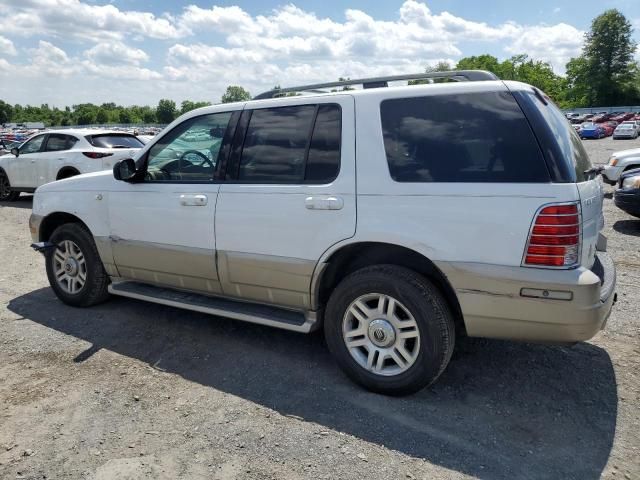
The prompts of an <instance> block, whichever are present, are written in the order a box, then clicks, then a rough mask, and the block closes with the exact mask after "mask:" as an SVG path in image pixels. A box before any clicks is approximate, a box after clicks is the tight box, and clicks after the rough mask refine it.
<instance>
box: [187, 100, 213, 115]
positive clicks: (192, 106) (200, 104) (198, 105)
mask: <svg viewBox="0 0 640 480" xmlns="http://www.w3.org/2000/svg"><path fill="white" fill-rule="evenodd" d="M209 105H211V104H210V103H209V102H192V101H191V100H185V101H184V102H182V105H181V108H180V114H184V113H187V112H190V111H191V110H195V109H196V108H202V107H207V106H209Z"/></svg>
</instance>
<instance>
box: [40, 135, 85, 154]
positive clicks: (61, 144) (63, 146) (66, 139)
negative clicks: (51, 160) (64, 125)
mask: <svg viewBox="0 0 640 480" xmlns="http://www.w3.org/2000/svg"><path fill="white" fill-rule="evenodd" d="M77 141H78V139H77V138H74V137H72V136H70V135H61V134H59V133H52V134H50V135H49V138H48V139H47V146H46V148H45V151H46V152H59V151H62V150H69V149H70V148H71V147H73V145H74V144H75V143H76V142H77Z"/></svg>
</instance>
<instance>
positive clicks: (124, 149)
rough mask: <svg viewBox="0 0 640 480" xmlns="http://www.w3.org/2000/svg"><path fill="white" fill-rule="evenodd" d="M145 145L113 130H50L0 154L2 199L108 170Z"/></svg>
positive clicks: (127, 134) (126, 134)
mask: <svg viewBox="0 0 640 480" xmlns="http://www.w3.org/2000/svg"><path fill="white" fill-rule="evenodd" d="M142 147H144V143H142V142H141V141H140V140H138V138H136V136H135V135H132V134H129V133H124V132H117V131H111V130H96V129H93V130H88V129H87V130H80V129H78V130H71V129H68V130H50V131H46V132H43V133H39V134H36V135H33V136H32V137H30V138H29V139H28V140H27V141H26V142H24V143H23V144H22V145H20V146H19V147H13V148H12V149H11V153H9V154H7V155H3V156H0V201H13V200H16V199H17V198H18V197H19V196H20V192H27V193H30V192H33V191H35V189H36V188H38V187H39V186H41V185H44V184H45V183H49V182H53V181H56V180H62V179H64V178H69V177H73V176H75V175H79V174H81V173H89V172H97V171H100V170H109V169H111V168H113V165H114V164H115V163H116V162H118V161H119V160H122V159H124V158H130V157H131V156H133V155H134V154H135V153H136V152H137V151H138V150H140V149H141V148H142Z"/></svg>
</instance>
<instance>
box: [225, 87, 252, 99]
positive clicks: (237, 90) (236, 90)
mask: <svg viewBox="0 0 640 480" xmlns="http://www.w3.org/2000/svg"><path fill="white" fill-rule="evenodd" d="M246 100H251V94H250V93H249V92H247V91H246V90H245V89H244V88H242V87H240V86H238V85H229V86H228V87H227V91H226V92H224V95H222V99H221V101H222V103H231V102H242V101H246Z"/></svg>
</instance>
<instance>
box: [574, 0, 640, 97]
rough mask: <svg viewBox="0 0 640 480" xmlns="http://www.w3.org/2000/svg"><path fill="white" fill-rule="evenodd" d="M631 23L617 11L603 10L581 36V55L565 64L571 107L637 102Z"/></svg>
mask: <svg viewBox="0 0 640 480" xmlns="http://www.w3.org/2000/svg"><path fill="white" fill-rule="evenodd" d="M632 32H633V30H632V28H631V22H629V21H628V20H627V19H626V18H625V16H624V15H622V14H621V13H620V12H619V11H618V10H615V9H612V10H607V11H605V12H604V13H603V14H602V15H599V16H597V17H596V18H595V19H594V20H593V22H592V23H591V30H590V31H589V32H587V33H586V34H585V42H584V46H583V48H582V55H580V56H579V57H578V58H573V59H571V61H569V63H568V64H567V82H568V86H569V92H568V98H569V99H570V102H571V103H572V104H575V105H591V106H598V105H602V106H604V105H625V104H635V103H638V102H640V82H639V80H638V64H637V62H635V61H634V59H633V55H634V52H635V50H636V43H635V42H634V41H633V40H632V39H631V34H632Z"/></svg>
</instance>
